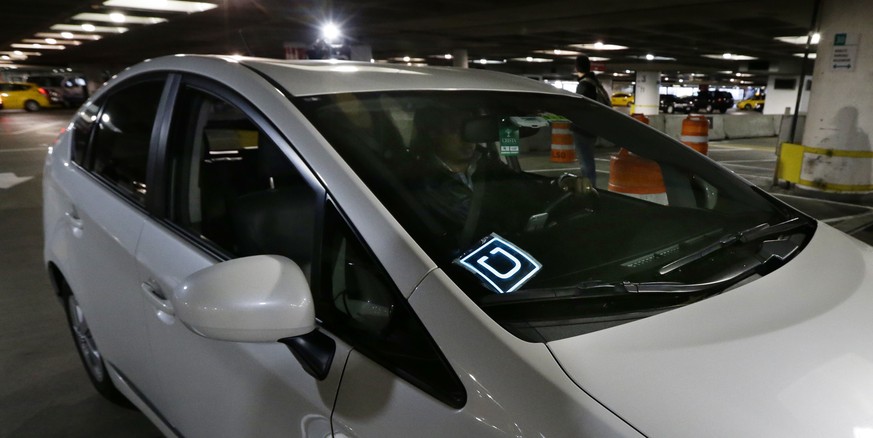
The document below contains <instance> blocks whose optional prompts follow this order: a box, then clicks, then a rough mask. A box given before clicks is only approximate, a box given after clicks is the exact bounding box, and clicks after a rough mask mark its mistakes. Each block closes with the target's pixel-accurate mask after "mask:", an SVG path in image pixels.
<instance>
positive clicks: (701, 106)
mask: <svg viewBox="0 0 873 438" xmlns="http://www.w3.org/2000/svg"><path fill="white" fill-rule="evenodd" d="M689 103H690V108H689V110H690V111H696V112H704V113H712V112H715V111H718V112H720V113H722V114H724V113H726V112H727V110H728V109H729V108H732V107H733V106H734V97H733V95H731V94H730V93H728V92H727V91H705V92H699V93H697V94H695V95H693V96H691V98H690V99H689Z"/></svg>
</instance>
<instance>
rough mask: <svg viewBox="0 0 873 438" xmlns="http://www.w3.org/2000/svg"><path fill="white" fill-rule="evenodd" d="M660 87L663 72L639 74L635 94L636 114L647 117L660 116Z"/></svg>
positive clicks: (642, 72) (640, 72) (639, 72)
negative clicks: (651, 115)
mask: <svg viewBox="0 0 873 438" xmlns="http://www.w3.org/2000/svg"><path fill="white" fill-rule="evenodd" d="M660 85H661V72H657V71H638V72H637V84H636V92H635V93H634V112H636V113H642V114H646V115H650V114H658V100H659V98H658V88H659V87H660Z"/></svg>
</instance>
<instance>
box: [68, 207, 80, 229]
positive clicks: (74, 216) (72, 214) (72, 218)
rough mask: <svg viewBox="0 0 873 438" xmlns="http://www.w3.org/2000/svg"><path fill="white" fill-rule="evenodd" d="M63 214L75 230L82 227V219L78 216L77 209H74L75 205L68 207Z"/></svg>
mask: <svg viewBox="0 0 873 438" xmlns="http://www.w3.org/2000/svg"><path fill="white" fill-rule="evenodd" d="M64 215H65V216H66V217H67V222H69V223H70V225H71V226H72V227H73V228H75V229H77V230H81V229H82V219H81V218H79V211H78V210H76V207H75V206H72V207H70V209H69V210H68V211H67V212H66V213H64Z"/></svg>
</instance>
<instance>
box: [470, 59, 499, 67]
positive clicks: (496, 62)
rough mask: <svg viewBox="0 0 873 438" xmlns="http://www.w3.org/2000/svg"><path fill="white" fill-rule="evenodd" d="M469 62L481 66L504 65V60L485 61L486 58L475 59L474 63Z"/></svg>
mask: <svg viewBox="0 0 873 438" xmlns="http://www.w3.org/2000/svg"><path fill="white" fill-rule="evenodd" d="M469 62H470V63H476V64H483V65H484V64H506V60H505V59H487V58H481V59H477V60H475V61H472V60H471V61H469Z"/></svg>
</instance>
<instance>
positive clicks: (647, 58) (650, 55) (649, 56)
mask: <svg viewBox="0 0 873 438" xmlns="http://www.w3.org/2000/svg"><path fill="white" fill-rule="evenodd" d="M654 59H655V55H652V54H651V53H649V54H648V55H646V60H647V61H653V60H654Z"/></svg>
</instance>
